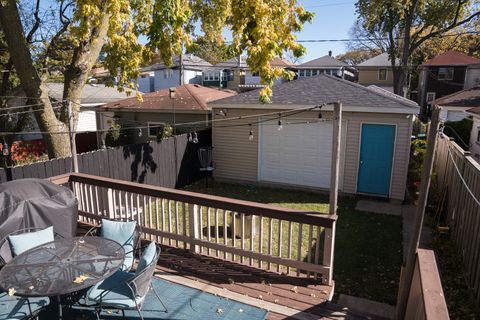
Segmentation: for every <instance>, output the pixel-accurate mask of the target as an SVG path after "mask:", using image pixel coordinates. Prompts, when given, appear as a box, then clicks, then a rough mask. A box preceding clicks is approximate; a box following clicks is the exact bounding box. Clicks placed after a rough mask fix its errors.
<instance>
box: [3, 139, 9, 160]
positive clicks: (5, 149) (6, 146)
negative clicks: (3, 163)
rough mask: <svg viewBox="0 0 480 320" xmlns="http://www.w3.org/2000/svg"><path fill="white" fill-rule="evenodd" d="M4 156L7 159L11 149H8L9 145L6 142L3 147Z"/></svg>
mask: <svg viewBox="0 0 480 320" xmlns="http://www.w3.org/2000/svg"><path fill="white" fill-rule="evenodd" d="M2 154H3V155H4V156H5V157H6V156H8V155H9V154H10V149H9V148H8V144H7V143H6V142H3V145H2Z"/></svg>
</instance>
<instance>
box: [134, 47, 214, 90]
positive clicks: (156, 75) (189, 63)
mask: <svg viewBox="0 0 480 320" xmlns="http://www.w3.org/2000/svg"><path fill="white" fill-rule="evenodd" d="M172 60H173V63H172V65H171V66H167V65H165V64H164V63H163V62H160V63H155V64H152V65H150V66H146V67H144V68H142V70H141V75H140V78H139V79H138V86H139V90H140V91H141V92H154V91H158V90H162V89H166V88H170V87H176V86H181V85H184V84H200V85H201V84H202V73H203V70H205V69H207V68H210V67H212V65H211V64H210V63H209V62H207V61H205V60H203V59H202V58H199V57H197V56H195V55H193V54H182V56H180V55H178V56H174V57H172Z"/></svg>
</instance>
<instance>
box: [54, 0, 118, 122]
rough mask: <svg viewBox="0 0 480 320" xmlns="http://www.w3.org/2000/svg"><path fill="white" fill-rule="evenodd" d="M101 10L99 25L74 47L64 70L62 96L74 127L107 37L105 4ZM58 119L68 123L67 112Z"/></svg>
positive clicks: (108, 16)
mask: <svg viewBox="0 0 480 320" xmlns="http://www.w3.org/2000/svg"><path fill="white" fill-rule="evenodd" d="M103 10H104V11H103V13H104V14H103V16H102V18H101V22H100V24H99V26H98V27H96V28H94V29H92V31H91V34H90V37H89V39H88V41H83V42H81V43H80V45H79V46H78V47H77V48H75V50H74V52H73V57H72V62H71V63H70V65H69V66H68V68H67V70H66V72H65V87H64V91H63V98H64V99H66V100H68V101H70V102H72V109H73V116H74V128H75V129H76V127H77V121H78V112H79V111H80V103H81V97H82V93H83V89H84V88H85V84H86V83H87V80H88V76H89V74H90V72H91V71H92V68H93V66H94V65H95V62H96V61H97V59H98V56H99V55H100V51H101V50H102V47H103V45H104V44H105V39H106V38H107V33H108V27H109V20H110V15H109V14H108V13H107V12H106V6H105V7H104V8H103ZM60 119H61V120H62V121H63V122H65V123H68V119H67V113H66V112H62V114H61V118H60Z"/></svg>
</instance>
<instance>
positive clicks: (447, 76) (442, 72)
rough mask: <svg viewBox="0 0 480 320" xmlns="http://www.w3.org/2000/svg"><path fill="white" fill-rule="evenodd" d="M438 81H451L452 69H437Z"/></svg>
mask: <svg viewBox="0 0 480 320" xmlns="http://www.w3.org/2000/svg"><path fill="white" fill-rule="evenodd" d="M438 80H453V68H438Z"/></svg>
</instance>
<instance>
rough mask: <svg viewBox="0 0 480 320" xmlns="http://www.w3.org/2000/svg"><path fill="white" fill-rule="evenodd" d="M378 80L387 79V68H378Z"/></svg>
mask: <svg viewBox="0 0 480 320" xmlns="http://www.w3.org/2000/svg"><path fill="white" fill-rule="evenodd" d="M378 80H379V81H385V80H387V69H378Z"/></svg>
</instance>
